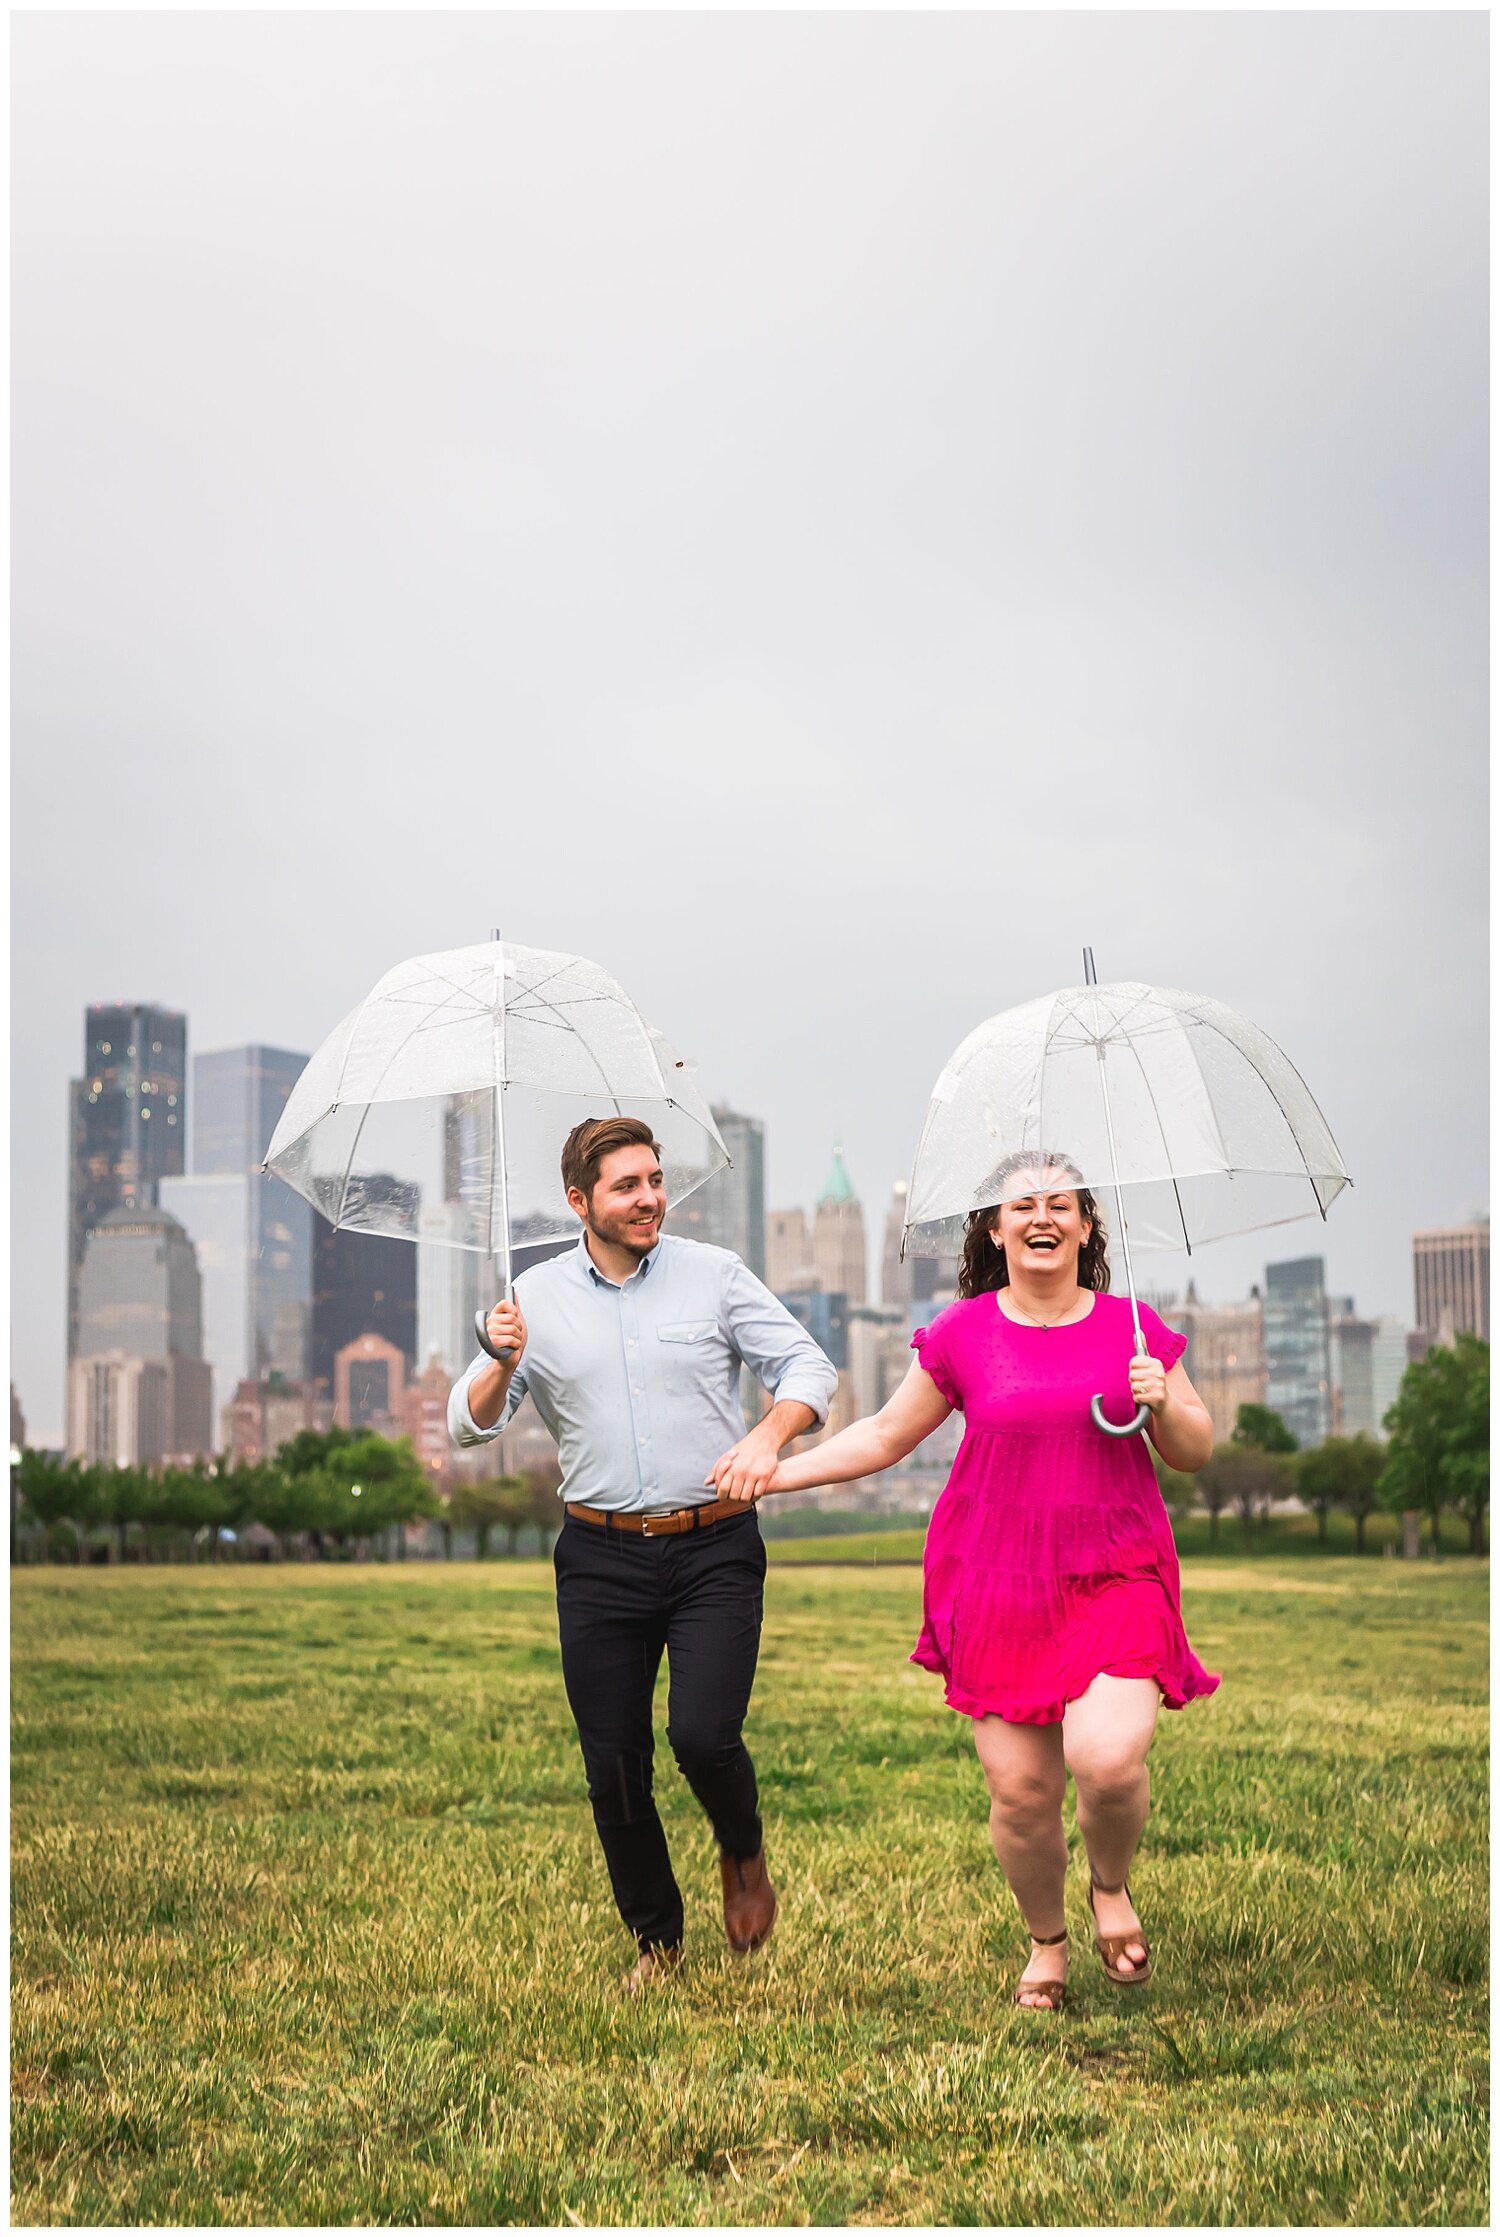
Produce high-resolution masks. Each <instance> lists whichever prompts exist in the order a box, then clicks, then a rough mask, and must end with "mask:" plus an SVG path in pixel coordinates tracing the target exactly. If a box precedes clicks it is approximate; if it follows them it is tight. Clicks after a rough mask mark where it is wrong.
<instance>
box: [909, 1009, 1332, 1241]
mask: <svg viewBox="0 0 1500 2237" xmlns="http://www.w3.org/2000/svg"><path fill="white" fill-rule="evenodd" d="M1111 1129H1112V1130H1113V1142H1111ZM1026 1153H1030V1154H1032V1155H1034V1156H1035V1155H1044V1156H1045V1158H1047V1159H1053V1160H1062V1161H1065V1162H1066V1163H1067V1164H1068V1165H1070V1166H1071V1167H1072V1169H1073V1170H1074V1172H1076V1173H1077V1174H1078V1176H1079V1178H1080V1180H1081V1181H1082V1183H1083V1185H1084V1187H1085V1188H1089V1189H1092V1190H1094V1191H1095V1192H1098V1191H1099V1190H1100V1189H1110V1190H1113V1189H1114V1188H1115V1187H1116V1186H1117V1185H1118V1188H1119V1190H1120V1196H1121V1200H1122V1205H1123V1212H1124V1217H1125V1219H1126V1221H1128V1223H1129V1234H1130V1241H1131V1242H1132V1243H1134V1244H1137V1245H1140V1244H1144V1245H1147V1246H1152V1245H1154V1246H1156V1247H1158V1248H1161V1249H1166V1250H1188V1251H1191V1250H1192V1249H1193V1247H1194V1245H1195V1244H1198V1243H1203V1242H1207V1241H1210V1240H1212V1239H1213V1238H1214V1237H1216V1236H1223V1235H1241V1234H1246V1233H1248V1232H1250V1231H1251V1230H1252V1229H1255V1228H1260V1227H1272V1226H1276V1225H1278V1224H1279V1223H1280V1222H1281V1221H1283V1220H1291V1219H1299V1218H1301V1217H1303V1216H1304V1215H1305V1214H1307V1213H1311V1212H1317V1213H1320V1214H1323V1215H1324V1216H1326V1214H1327V1211H1328V1207H1329V1205H1330V1204H1331V1203H1332V1202H1333V1200H1334V1198H1335V1197H1336V1196H1337V1195H1338V1193H1339V1191H1340V1189H1342V1188H1345V1187H1347V1186H1348V1182H1349V1176H1348V1174H1347V1173H1346V1172H1345V1171H1344V1164H1343V1160H1342V1158H1341V1157H1340V1155H1339V1151H1338V1146H1337V1144H1336V1143H1335V1142H1334V1139H1333V1136H1332V1134H1331V1133H1330V1131H1329V1129H1328V1124H1327V1121H1326V1120H1325V1119H1324V1117H1323V1114H1322V1112H1321V1111H1320V1110H1319V1109H1318V1106H1317V1104H1316V1103H1315V1102H1314V1101H1313V1099H1312V1096H1311V1095H1310V1094H1309V1093H1308V1090H1307V1087H1306V1086H1305V1084H1304V1082H1303V1080H1302V1078H1301V1076H1300V1074H1299V1073H1297V1072H1296V1071H1295V1070H1294V1069H1293V1067H1292V1065H1291V1064H1290V1063H1289V1062H1288V1060H1287V1059H1286V1057H1285V1056H1283V1055H1282V1053H1281V1051H1280V1049H1279V1048H1278V1047H1277V1046H1276V1043H1275V1042H1274V1041H1273V1040H1271V1038H1270V1037H1269V1035H1267V1034H1265V1033H1263V1032H1262V1031H1261V1030H1260V1028H1259V1026H1257V1025H1252V1024H1251V1022H1250V1020H1249V1019H1248V1018H1244V1017H1241V1016H1240V1015H1239V1013H1238V1012H1237V1011H1235V1010H1231V1009H1229V1008H1228V1007H1226V1005H1225V1004H1224V1003H1222V1002H1216V1001H1214V1000H1213V999H1212V998H1211V997H1210V996H1208V995H1203V994H1187V993H1184V992H1182V991H1181V990H1180V989H1179V988H1176V987H1155V986H1144V985H1142V984H1140V983H1139V982H1138V981H1136V980H1133V979H1120V980H1115V981H1113V982H1111V983H1108V984H1106V985H1103V986H1093V985H1085V986H1070V987H1064V988H1063V989H1062V990H1061V991H1060V992H1059V993H1057V994H1048V995H1044V996H1043V997H1042V998H1041V999H1040V1000H1039V1001H1035V1002H1023V1003H1022V1004H1021V1005H1020V1006H1019V1008H1017V1009H1013V1010H1002V1011H1001V1012H1000V1014H999V1015H998V1016H996V1017H992V1018H986V1019H985V1021H984V1023H983V1024H982V1025H979V1026H976V1027H975V1029H974V1031H973V1032H972V1033H971V1034H970V1035H969V1036H968V1038H967V1039H966V1040H964V1041H962V1042H961V1043H960V1044H959V1046H958V1048H957V1049H956V1050H955V1051H954V1053H953V1055H952V1056H951V1057H950V1058H949V1060H948V1062H947V1064H946V1065H945V1066H944V1067H943V1070H942V1072H941V1073H940V1074H939V1076H938V1080H937V1083H936V1085H935V1086H934V1088H933V1091H932V1098H931V1101H930V1102H929V1104H928V1106H927V1117H926V1121H925V1123H924V1125H923V1128H922V1134H921V1139H920V1141H919V1143H918V1145H917V1154H916V1160H915V1163H914V1164H913V1167H912V1176H911V1185H910V1188H909V1190H908V1192H907V1203H906V1230H905V1235H906V1239H907V1240H917V1241H919V1242H920V1244H921V1247H922V1248H923V1249H924V1250H927V1251H936V1252H951V1251H955V1250H957V1248H958V1247H959V1244H960V1242H961V1239H962V1234H963V1225H964V1219H965V1216H966V1215H967V1214H968V1213H969V1212H971V1211H973V1210H975V1209H976V1208H977V1207H978V1206H980V1205H984V1204H994V1203H998V1202H1002V1201H1004V1200H1005V1199H1006V1197H1007V1195H1009V1196H1019V1195H1023V1194H1030V1193H1031V1191H1032V1189H1034V1188H1035V1187H1036V1185H1037V1183H1036V1181H1035V1179H1034V1178H1033V1179H1030V1180H1028V1178H1027V1169H1026V1167H1025V1165H1024V1164H1021V1165H1018V1167H1017V1168H1016V1170H1015V1171H1013V1172H1011V1173H1010V1174H1008V1175H1007V1176H1006V1177H1005V1178H1004V1179H998V1178H997V1175H998V1173H999V1169H1000V1168H1001V1167H1002V1166H1005V1165H1007V1164H1008V1163H1009V1161H1010V1160H1011V1159H1013V1158H1015V1159H1019V1158H1021V1157H1023V1155H1024V1154H1026Z"/></svg>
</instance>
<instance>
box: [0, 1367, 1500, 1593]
mask: <svg viewBox="0 0 1500 2237" xmlns="http://www.w3.org/2000/svg"><path fill="white" fill-rule="evenodd" d="M1489 1404H1490V1349H1489V1346H1488V1344H1485V1343H1482V1342H1481V1341H1480V1339H1479V1338H1478V1337H1477V1336H1460V1337H1459V1338H1458V1340H1457V1342H1456V1343H1455V1344H1453V1345H1445V1344H1443V1345H1434V1346H1433V1348H1432V1350H1431V1351H1429V1352H1428V1354H1427V1356H1426V1358H1425V1359H1421V1360H1417V1361H1414V1362H1413V1364H1412V1365H1411V1366H1410V1367H1408V1368H1407V1370H1406V1373H1405V1375H1404V1376H1403V1378H1402V1382H1401V1390H1400V1394H1399V1396H1398V1397H1397V1399H1396V1402H1395V1404H1394V1405H1393V1406H1392V1407H1391V1409H1390V1411H1389V1412H1388V1413H1387V1415H1386V1417H1385V1421H1384V1423H1383V1425H1382V1426H1383V1427H1384V1429H1385V1431H1386V1434H1387V1438H1388V1440H1389V1441H1388V1442H1387V1443H1386V1444H1383V1445H1382V1444H1377V1443H1376V1441H1375V1440H1374V1439H1373V1438H1372V1437H1367V1436H1365V1435H1363V1434H1361V1435H1359V1436H1355V1437H1326V1438H1325V1439H1324V1440H1323V1442H1322V1444H1321V1445H1312V1446H1309V1447H1307V1448H1306V1449H1304V1450H1301V1451H1299V1450H1298V1447H1297V1440H1296V1439H1295V1437H1293V1435H1292V1433H1291V1431H1290V1430H1289V1429H1288V1428H1287V1425H1286V1423H1285V1422H1284V1421H1283V1420H1282V1418H1281V1416H1280V1415H1279V1414H1278V1413H1275V1412H1273V1410H1272V1409H1271V1408H1270V1407H1269V1406H1241V1408H1240V1410H1239V1413H1238V1416H1237V1418H1236V1420H1235V1425H1234V1429H1233V1431H1232V1432H1231V1434H1230V1438H1229V1441H1228V1443H1227V1444H1222V1445H1218V1446H1216V1447H1215V1449H1214V1453H1213V1456H1212V1458H1211V1459H1210V1460H1209V1461H1207V1462H1206V1464H1205V1465H1204V1466H1203V1467H1202V1468H1201V1469H1199V1471H1198V1473H1197V1474H1196V1475H1194V1476H1178V1475H1174V1474H1173V1472H1172V1470H1170V1469H1168V1468H1165V1467H1163V1466H1162V1465H1161V1464H1160V1462H1158V1464H1157V1474H1158V1476H1159V1478H1160V1480H1161V1485H1162V1491H1163V1494H1164V1496H1165V1497H1166V1500H1167V1503H1168V1505H1169V1506H1174V1507H1180V1508H1183V1509H1186V1508H1188V1507H1191V1506H1192V1505H1194V1504H1195V1503H1196V1504H1200V1505H1202V1506H1203V1507H1204V1508H1206V1509H1207V1512H1208V1517H1209V1543H1210V1545H1215V1544H1217V1543H1218V1535H1219V1520H1220V1517H1221V1516H1222V1515H1224V1514H1227V1513H1236V1514H1237V1515H1238V1516H1239V1520H1240V1523H1241V1527H1242V1528H1243V1529H1244V1530H1245V1532H1246V1533H1247V1534H1248V1533H1249V1532H1250V1531H1251V1530H1252V1529H1253V1527H1254V1526H1255V1524H1256V1522H1257V1521H1262V1520H1264V1518H1265V1516H1266V1514H1267V1512H1268V1510H1269V1508H1270V1506H1271V1504H1272V1502H1273V1501H1274V1500H1277V1499H1281V1498H1284V1497H1285V1496H1286V1495H1287V1494H1288V1493H1289V1492H1295V1493H1296V1495H1297V1496H1298V1498H1300V1499H1301V1500H1302V1502H1303V1504H1304V1505H1305V1506H1307V1507H1309V1508H1311V1509H1312V1511H1313V1513H1314V1514H1315V1515H1316V1516H1317V1521H1318V1538H1319V1541H1320V1543H1322V1544H1325V1545H1326V1544H1327V1541H1328V1517H1329V1514H1330V1512H1331V1511H1332V1510H1333V1509H1335V1508H1337V1509H1339V1510H1341V1511H1342V1512H1343V1513H1345V1514H1347V1515H1350V1516H1351V1517H1352V1518H1353V1522H1354V1542H1355V1548H1356V1551H1357V1552H1359V1553H1363V1552H1364V1550H1365V1524H1366V1523H1367V1521H1368V1520H1369V1518H1370V1516H1371V1515H1372V1514H1375V1513H1376V1512H1377V1511H1379V1510H1382V1509H1388V1510H1394V1511H1397V1512H1402V1511H1406V1512H1410V1511H1411V1510H1413V1509H1415V1510H1417V1511H1418V1512H1420V1513H1423V1514H1425V1515H1426V1516H1427V1517H1428V1520H1429V1523H1430V1527H1431V1532H1432V1543H1433V1545H1434V1547H1436V1546H1437V1544H1438V1525H1439V1518H1440V1516H1441V1515H1442V1514H1443V1512H1444V1511H1445V1510H1449V1511H1456V1512H1457V1513H1459V1514H1460V1515H1462V1516H1463V1518H1464V1520H1465V1522H1466V1523H1467V1525H1468V1530H1469V1547H1470V1551H1471V1552H1473V1553H1476V1554H1477V1553H1482V1552H1483V1551H1484V1517H1485V1510H1486V1509H1487V1507H1488V1505H1489V1496H1490V1454H1489ZM11 1475H12V1493H13V1501H14V1503H15V1504H16V1505H18V1507H19V1511H20V1514H21V1515H22V1516H23V1517H24V1518H25V1519H27V1520H29V1521H30V1522H32V1523H33V1524H35V1525H36V1526H38V1527H39V1528H40V1529H41V1531H42V1532H43V1534H44V1538H45V1542H46V1549H47V1552H48V1554H49V1556H52V1557H54V1558H59V1557H64V1556H66V1554H67V1553H69V1552H73V1553H74V1554H76V1557H77V1558H78V1559H79V1560H80V1561H81V1560H82V1559H83V1558H84V1547H85V1544H86V1543H87V1541H89V1540H90V1539H91V1538H94V1537H95V1536H96V1535H97V1534H98V1533H101V1532H107V1531H110V1530H113V1531H114V1533H115V1536H116V1543H117V1548H118V1553H119V1557H120V1559H121V1560H122V1561H123V1560H125V1559H126V1558H127V1555H128V1552H129V1549H130V1543H131V1532H132V1531H134V1532H135V1534H136V1542H137V1544H138V1545H139V1546H140V1547H141V1548H142V1550H144V1551H145V1552H146V1553H147V1554H155V1555H160V1556H163V1557H168V1558H169V1557H171V1556H172V1555H175V1554H177V1553H181V1552H184V1551H186V1552H192V1551H193V1550H195V1549H196V1548H197V1547H198V1546H199V1545H203V1546H205V1547H206V1549H207V1551H208V1555H209V1558H210V1559H212V1560H217V1559H218V1557H219V1553H220V1549H221V1545H222V1543H223V1541H224V1539H225V1536H226V1534H231V1533H232V1534H233V1536H234V1537H235V1538H236V1539H238V1537H239V1536H240V1535H241V1534H242V1533H243V1532H244V1531H245V1530H247V1529H249V1528H250V1527H251V1526H252V1525H253V1524H256V1523H259V1524H260V1525H261V1526H262V1528H263V1529H265V1530H268V1531H270V1532H271V1533H272V1534H273V1535H274V1536H275V1538H276V1539H277V1540H278V1541H279V1542H280V1545H281V1549H282V1551H283V1553H286V1554H291V1553H292V1552H294V1551H295V1550H296V1549H297V1548H298V1547H299V1546H300V1545H310V1546H311V1548H312V1550H313V1551H314V1552H316V1553H317V1554H318V1555H319V1556H320V1557H321V1556H326V1555H328V1554H330V1553H331V1554H334V1555H342V1554H347V1553H349V1552H351V1551H353V1550H354V1549H355V1548H357V1547H358V1546H359V1545H360V1544H361V1543H372V1542H374V1541H377V1540H378V1541H380V1542H381V1545H382V1549H383V1550H385V1551H387V1552H388V1551H389V1550H390V1548H391V1546H392V1544H394V1548H395V1551H396V1553H397V1555H398V1557H399V1556H403V1555H404V1554H405V1551H406V1539H405V1536H404V1529H405V1525H406V1524H407V1523H409V1522H421V1521H431V1522H435V1523H436V1524H437V1526H438V1528H439V1530H440V1532H441V1534H442V1539H443V1551H444V1554H445V1555H447V1556H451V1555H452V1552H453V1537H454V1533H455V1531H460V1530H461V1531H466V1532H472V1533H473V1535H474V1541H475V1546H474V1550H475V1553H476V1556H477V1557H478V1558H479V1559H480V1560H484V1559H485V1558H486V1557H487V1556H488V1554H489V1552H490V1550H491V1546H492V1543H493V1542H494V1541H495V1540H496V1539H497V1538H501V1539H503V1540H504V1541H505V1545H506V1550H507V1552H509V1553H514V1552H515V1547H516V1539H517V1536H518V1534H519V1532H520V1531H521V1530H523V1529H524V1528H526V1527H527V1526H528V1525H533V1526H535V1527H536V1528H537V1529H539V1530H540V1531H541V1532H542V1534H543V1536H544V1538H545V1537H546V1536H548V1535H550V1534H551V1533H552V1532H555V1531H556V1529H557V1528H558V1525H559V1523H560V1522H561V1519H562V1514H561V1507H560V1505H559V1502H558V1497H557V1486H558V1483H559V1481H560V1477H559V1474H558V1470H557V1467H556V1465H555V1464H551V1465H548V1466H545V1467H537V1468H529V1469H527V1470H526V1471H525V1472H524V1473H523V1474H522V1475H519V1476H499V1477H495V1478H492V1479H489V1480H487V1481H482V1482H476V1481H469V1480H467V1479H466V1480H463V1481H460V1482H458V1483H455V1484H453V1485H451V1486H450V1487H449V1489H448V1490H447V1491H446V1492H439V1491H438V1490H437V1488H436V1487H435V1485H434V1484H433V1483H432V1481H431V1479H430V1477H429V1475H428V1473H427V1472H426V1471H425V1470H424V1469H423V1467H422V1463H421V1462H420V1460H419V1459H418V1458H417V1456H416V1453H415V1452H414V1450H413V1449H412V1444H411V1440H410V1438H407V1437H400V1438H389V1437H380V1436H377V1435H375V1434H374V1433H373V1432H372V1431H363V1432H356V1431H353V1430H348V1429H327V1430H313V1429H304V1430H300V1431H299V1432H298V1434H297V1435H296V1436H295V1437H293V1438H291V1439H290V1440H289V1442H288V1443H286V1444H284V1445H282V1446H280V1447H279V1448H278V1450H277V1452H276V1454H275V1456H274V1458H273V1459H271V1460H267V1461H261V1462H258V1463H256V1464H255V1465H253V1466H247V1465H245V1464H243V1463H241V1464H238V1465H231V1464H230V1463H229V1461H228V1460H227V1459H225V1460H223V1461H214V1460H208V1459H203V1460H195V1461H194V1462H193V1463H192V1464H191V1465H190V1466H188V1467H185V1468H162V1469H157V1470H151V1469H146V1468H112V1467H104V1466H93V1467H90V1466H87V1465H86V1464H85V1463H84V1462H83V1461H81V1460H68V1461H62V1460H56V1459H53V1458H51V1457H49V1456H48V1455H47V1454H46V1453H40V1452H25V1453H23V1454H22V1455H21V1458H20V1461H19V1463H18V1464H17V1465H16V1466H15V1467H13V1469H12V1471H11Z"/></svg>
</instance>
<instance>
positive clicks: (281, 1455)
mask: <svg viewBox="0 0 1500 2237" xmlns="http://www.w3.org/2000/svg"><path fill="white" fill-rule="evenodd" d="M359 1442H360V1436H359V1433H358V1432H357V1431H356V1430H353V1429H340V1428H338V1427H334V1428H332V1429H299V1430H298V1432H297V1434H296V1436H295V1437H289V1438H288V1439H287V1441H286V1443H285V1444H284V1445H278V1446H277V1448H276V1466H277V1467H278V1468H279V1469H280V1471H281V1473H282V1475H284V1476H310V1475H313V1474H314V1473H316V1472H317V1471H318V1470H319V1469H323V1468H327V1467H328V1466H329V1465H330V1463H331V1462H332V1461H333V1459H334V1456H335V1455H336V1454H339V1453H344V1452H347V1451H348V1449H349V1447H350V1446H351V1445H357V1444H358V1443H359Z"/></svg>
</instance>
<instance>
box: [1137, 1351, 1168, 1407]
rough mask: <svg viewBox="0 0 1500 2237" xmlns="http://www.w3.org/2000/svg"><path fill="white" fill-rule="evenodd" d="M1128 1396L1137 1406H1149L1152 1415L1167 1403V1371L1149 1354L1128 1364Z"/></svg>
mask: <svg viewBox="0 0 1500 2237" xmlns="http://www.w3.org/2000/svg"><path fill="white" fill-rule="evenodd" d="M1130 1395H1131V1398H1132V1399H1133V1400H1134V1402H1135V1404H1136V1405H1137V1406H1149V1407H1150V1408H1151V1411H1152V1413H1153V1414H1159V1413H1160V1412H1161V1410H1162V1408H1163V1406H1165V1404H1166V1402H1167V1370H1166V1369H1165V1367H1163V1365H1162V1363H1161V1361H1160V1360H1159V1359H1153V1358H1152V1357H1151V1355H1150V1353H1149V1352H1148V1353H1147V1354H1146V1356H1145V1358H1144V1359H1141V1358H1136V1359H1133V1360H1132V1361H1131V1362H1130Z"/></svg>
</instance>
